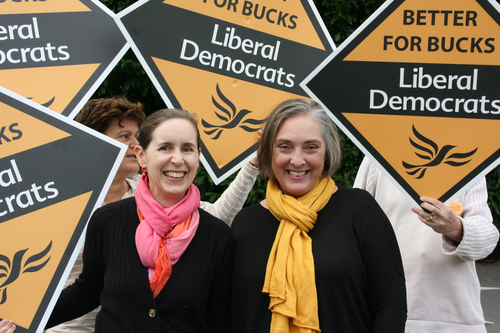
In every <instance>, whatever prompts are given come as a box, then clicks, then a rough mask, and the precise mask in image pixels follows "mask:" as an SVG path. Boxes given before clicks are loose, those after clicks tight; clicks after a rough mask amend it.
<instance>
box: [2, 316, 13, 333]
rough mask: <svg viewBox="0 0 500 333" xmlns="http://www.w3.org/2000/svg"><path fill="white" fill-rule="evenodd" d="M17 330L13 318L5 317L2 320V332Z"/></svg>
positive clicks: (10, 332)
mask: <svg viewBox="0 0 500 333" xmlns="http://www.w3.org/2000/svg"><path fill="white" fill-rule="evenodd" d="M15 330H16V325H14V323H13V322H12V320H7V319H4V320H2V321H0V333H13V332H14V331H15Z"/></svg>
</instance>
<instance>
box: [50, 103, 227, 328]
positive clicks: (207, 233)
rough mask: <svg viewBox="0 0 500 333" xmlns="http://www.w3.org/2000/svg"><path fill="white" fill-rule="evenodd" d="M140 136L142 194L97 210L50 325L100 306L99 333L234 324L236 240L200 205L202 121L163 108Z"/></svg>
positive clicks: (224, 225) (137, 149)
mask: <svg viewBox="0 0 500 333" xmlns="http://www.w3.org/2000/svg"><path fill="white" fill-rule="evenodd" d="M138 141H139V146H136V147H135V152H136V155H137V159H138V161H139V164H140V166H141V167H142V168H143V173H142V176H141V178H140V181H139V185H138V188H137V190H136V194H135V197H132V198H128V199H123V200H120V201H117V202H114V203H110V204H108V205H106V206H104V207H102V208H100V209H98V210H97V211H96V212H95V213H94V215H93V217H92V219H91V221H90V223H89V227H88V230H87V235H86V241H85V247H84V266H83V271H82V274H81V275H80V278H79V279H78V280H77V281H76V282H75V284H73V285H71V286H69V287H68V288H66V289H64V291H63V292H62V294H61V296H60V298H59V301H58V302H57V304H56V307H55V309H54V312H53V313H52V316H51V318H50V319H49V322H48V324H47V327H51V326H54V325H57V324H59V323H61V322H65V321H68V320H71V319H73V318H76V317H79V316H81V315H83V314H85V313H87V312H89V311H90V310H92V309H94V308H95V307H97V306H98V305H101V307H102V308H101V311H100V312H99V314H98V315H97V318H96V326H95V330H96V332H107V333H113V332H120V333H123V332H229V331H230V289H231V270H232V261H233V255H234V247H235V243H234V239H233V235H232V233H231V230H230V229H229V227H228V226H227V224H225V223H224V222H222V221H220V220H219V219H217V218H215V217H213V216H212V215H210V214H208V213H206V212H205V211H203V210H201V209H200V208H199V205H200V193H199V191H198V188H197V187H196V186H195V185H193V180H194V178H195V176H196V170H197V169H198V166H199V162H198V159H199V154H200V136H199V132H198V129H197V122H196V120H195V119H194V118H193V116H192V115H191V114H190V113H189V112H187V111H184V110H170V109H167V110H160V111H157V112H156V113H154V114H153V115H151V116H150V117H149V118H148V119H147V120H146V122H145V123H144V124H143V125H142V127H141V130H140V133H139V137H138Z"/></svg>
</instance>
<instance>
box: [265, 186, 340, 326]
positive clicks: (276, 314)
mask: <svg viewBox="0 0 500 333" xmlns="http://www.w3.org/2000/svg"><path fill="white" fill-rule="evenodd" d="M334 190H335V182H334V181H333V179H331V178H330V177H324V178H320V179H319V180H318V181H317V182H316V184H315V185H314V187H313V188H312V190H311V191H309V192H308V193H307V194H304V195H303V196H300V197H298V198H294V197H291V196H288V195H285V194H283V192H281V189H280V188H279V186H278V183H277V182H276V181H274V180H270V181H269V182H268V183H267V193H266V200H267V205H268V206H269V210H270V211H271V213H272V214H273V215H274V217H276V218H277V219H278V220H279V221H281V223H280V226H279V229H278V232H277V233H276V239H275V240H274V244H273V248H272V249H271V253H270V254H269V260H268V261H267V269H266V278H265V281H264V288H263V290H262V292H263V293H266V294H269V297H270V303H269V309H270V310H271V311H272V319H271V331H270V332H271V333H286V332H296V333H299V332H300V333H306V332H307V333H314V332H321V330H320V329H319V318H318V297H317V294H316V280H315V273H314V258H313V255H312V241H311V238H310V237H309V235H308V234H307V233H308V232H309V231H310V230H312V228H314V224H315V223H316V219H317V217H318V214H317V212H319V211H320V210H321V209H322V208H323V207H325V205H326V204H327V203H328V201H329V200H330V197H331V196H332V194H333V192H334Z"/></svg>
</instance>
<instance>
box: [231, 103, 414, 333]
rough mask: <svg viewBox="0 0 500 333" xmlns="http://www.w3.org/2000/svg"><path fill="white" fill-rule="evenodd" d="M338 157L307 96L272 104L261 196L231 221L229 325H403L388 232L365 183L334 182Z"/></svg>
mask: <svg viewBox="0 0 500 333" xmlns="http://www.w3.org/2000/svg"><path fill="white" fill-rule="evenodd" d="M340 159H341V151H340V142H339V137H338V134H337V131H336V129H335V127H334V125H333V123H332V121H331V120H330V118H329V117H328V116H327V114H326V113H325V111H324V110H323V109H322V108H321V107H320V106H319V105H318V104H317V103H315V102H312V101H308V100H305V99H292V100H287V101H285V102H283V103H282V104H280V105H279V106H277V107H276V108H275V109H274V111H272V113H271V114H270V116H269V118H268V121H267V123H266V125H265V127H264V131H263V133H262V138H261V140H260V141H259V144H258V151H257V161H258V164H259V168H260V174H261V177H262V178H263V179H266V180H268V184H267V192H266V199H265V200H264V201H262V202H261V203H260V204H256V205H254V206H251V207H248V208H244V209H243V210H241V211H240V212H239V213H238V214H237V215H236V217H235V219H234V221H233V224H232V226H231V227H232V229H233V231H234V234H235V238H236V244H237V246H236V254H235V261H234V267H233V280H232V284H233V289H232V291H233V294H232V300H233V301H232V331H233V332H238V333H268V332H271V333H274V332H280V333H283V332H301V333H302V332H303V333H305V332H310V333H312V332H320V330H321V331H322V332H328V333H337V332H338V333H345V332H356V333H364V332H366V333H368V332H370V333H371V332H380V333H387V332H391V333H398V332H403V331H404V327H405V320H406V290H405V279H404V272H403V266H402V262H401V256H400V253H399V249H398V244H397V241H396V237H395V235H394V231H393V230H392V227H391V224H390V222H389V220H388V219H387V217H386V216H385V214H384V212H383V211H382V209H380V207H379V206H378V204H377V203H376V201H375V200H374V199H373V198H372V197H371V196H370V195H369V194H368V193H367V192H366V191H362V190H358V189H350V188H346V187H342V186H337V185H336V184H335V182H334V181H333V180H332V178H331V177H330V176H331V175H332V174H333V173H334V171H335V170H336V169H337V167H338V165H339V164H340Z"/></svg>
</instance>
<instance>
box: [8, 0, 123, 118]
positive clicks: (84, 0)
mask: <svg viewBox="0 0 500 333" xmlns="http://www.w3.org/2000/svg"><path fill="white" fill-rule="evenodd" d="M113 16H114V14H113V13H112V12H111V11H110V10H109V9H108V8H106V7H105V6H104V5H103V4H102V3H100V2H99V1H98V0H59V1H29V2H28V1H11V0H8V1H0V86H3V87H5V88H7V89H9V90H11V91H14V92H16V93H18V94H20V95H22V96H24V97H27V98H29V99H31V100H32V101H34V102H37V103H39V104H42V105H44V106H46V107H48V108H49V109H51V110H54V111H56V112H58V113H61V114H63V115H65V116H69V117H70V118H73V117H74V116H75V115H76V114H77V113H78V111H79V110H80V109H81V107H82V106H83V104H85V102H86V101H87V100H88V99H89V98H90V96H91V95H92V93H93V92H94V91H95V90H96V89H97V88H98V87H99V85H100V84H101V82H102V81H103V80H104V79H105V78H106V76H107V75H108V74H109V72H110V71H111V70H112V69H113V67H114V66H115V65H116V63H117V62H118V61H119V60H120V59H121V57H122V56H123V54H124V53H125V52H126V51H127V49H128V47H129V46H128V44H127V42H126V41H125V38H124V37H123V35H122V34H121V32H120V30H119V29H118V27H117V26H116V23H115V21H114V19H113Z"/></svg>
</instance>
